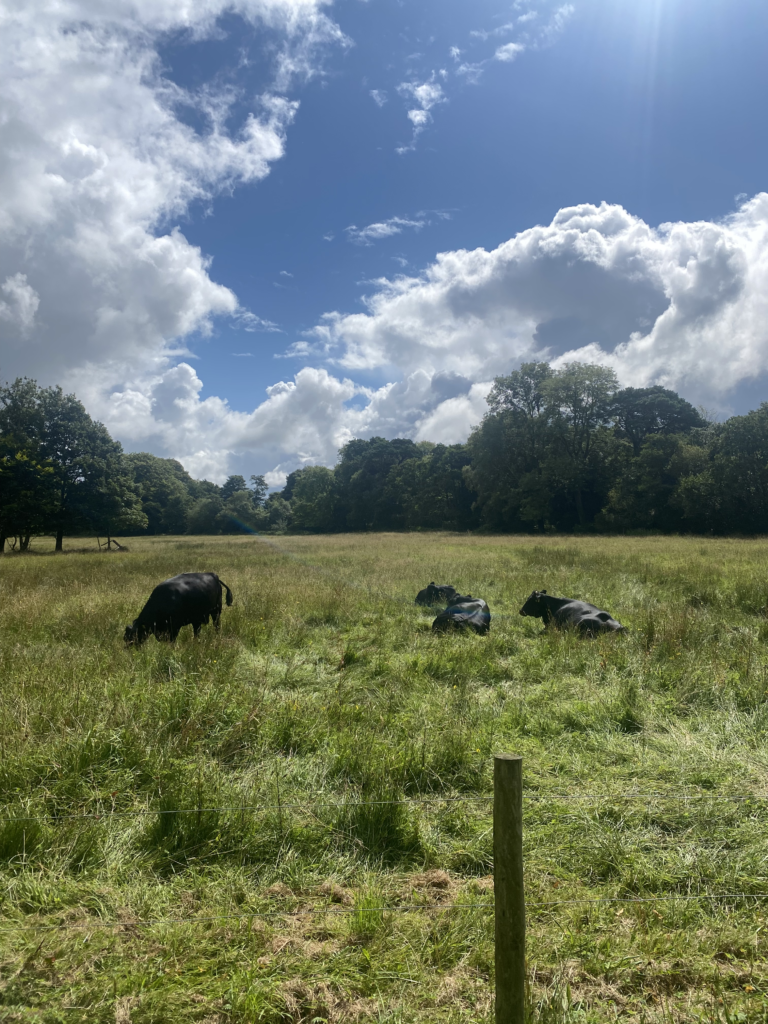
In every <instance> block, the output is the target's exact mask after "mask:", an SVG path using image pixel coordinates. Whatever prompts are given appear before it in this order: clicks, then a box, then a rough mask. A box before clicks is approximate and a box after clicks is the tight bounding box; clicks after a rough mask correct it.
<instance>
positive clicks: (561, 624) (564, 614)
mask: <svg viewBox="0 0 768 1024" xmlns="http://www.w3.org/2000/svg"><path fill="white" fill-rule="evenodd" d="M520 614H521V615H531V616H533V617H534V618H537V619H543V620H544V624H545V625H546V626H556V627H557V628H558V629H568V628H571V629H577V630H578V631H579V632H580V633H586V634H594V633H611V632H613V633H623V632H625V630H626V628H627V627H626V626H622V624H621V623H620V622H617V621H616V619H614V618H613V616H612V615H610V614H609V613H608V612H604V611H601V610H600V609H599V608H596V607H595V606H594V605H593V604H588V603H587V602H586V601H576V600H574V599H573V598H570V597H550V596H549V594H548V593H547V592H546V590H534V592H533V593H532V594H531V596H530V597H529V598H528V600H527V601H526V602H525V604H524V605H523V607H522V608H521V609H520Z"/></svg>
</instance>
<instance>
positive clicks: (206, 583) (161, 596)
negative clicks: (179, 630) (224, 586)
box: [138, 572, 221, 625]
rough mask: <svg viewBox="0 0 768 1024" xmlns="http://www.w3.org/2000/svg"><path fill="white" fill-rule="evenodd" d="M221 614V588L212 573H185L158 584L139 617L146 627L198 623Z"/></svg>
mask: <svg viewBox="0 0 768 1024" xmlns="http://www.w3.org/2000/svg"><path fill="white" fill-rule="evenodd" d="M216 608H218V609H219V610H221V584H220V583H219V578H218V576H217V575H216V573H213V572H184V573H180V574H179V575H178V576H171V578H170V579H167V580H163V582H162V583H158V585H157V586H156V587H155V589H154V590H153V591H152V593H151V594H150V595H149V600H148V601H147V603H146V604H145V605H144V608H143V610H142V612H141V614H140V616H139V620H138V621H140V622H141V623H144V624H147V625H149V624H151V623H154V622H167V621H169V620H173V621H174V622H180V621H181V620H185V621H184V623H183V624H184V625H188V624H189V623H190V622H193V621H194V620H195V619H197V618H200V617H201V616H205V615H206V614H210V613H211V612H213V611H214V610H216Z"/></svg>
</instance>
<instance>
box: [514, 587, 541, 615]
mask: <svg viewBox="0 0 768 1024" xmlns="http://www.w3.org/2000/svg"><path fill="white" fill-rule="evenodd" d="M544 594H546V590H534V592H533V593H532V594H531V596H530V597H529V598H528V600H527V601H526V602H525V604H524V605H523V607H522V608H521V609H520V614H521V615H531V616H533V618H535V619H540V618H542V616H543V615H544V612H545V610H546V605H545V604H544V602H543V601H542V600H541V599H542V597H543V596H544Z"/></svg>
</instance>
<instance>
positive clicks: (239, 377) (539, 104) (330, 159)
mask: <svg viewBox="0 0 768 1024" xmlns="http://www.w3.org/2000/svg"><path fill="white" fill-rule="evenodd" d="M562 7H563V5H562V4H554V5H553V4H538V3H535V2H534V3H530V4H528V3H526V4H525V5H520V6H518V8H517V9H515V7H514V5H512V4H500V3H494V2H487V0H483V2H475V3H471V4H469V3H466V2H456V0H453V2H451V0H448V2H446V0H440V2H425V0H421V2H418V3H398V2H396V0H369V2H367V3H362V2H360V0H348V2H347V3H344V4H340V5H337V6H334V10H333V13H334V17H335V19H336V20H337V22H338V24H339V25H340V26H341V28H342V29H343V31H344V32H345V33H346V34H347V36H348V37H349V38H350V40H352V41H353V45H351V46H349V48H346V49H342V48H339V49H337V50H336V51H335V52H332V53H331V54H329V56H328V58H327V59H326V62H325V75H324V77H323V79H322V80H315V81H313V82H311V83H309V84H308V85H307V86H305V87H303V88H302V89H301V90H299V91H297V93H296V95H298V96H299V97H300V99H301V107H300V109H299V112H298V114H297V116H296V120H295V122H294V124H293V125H292V127H291V129H290V134H289V141H288V146H287V152H286V156H285V158H284V159H283V160H282V161H281V162H280V163H279V164H278V165H276V166H275V168H274V170H273V171H272V172H271V174H270V175H269V177H268V178H267V179H265V180H264V181H263V182H261V183H259V184H258V185H257V186H254V187H251V188H241V189H237V190H235V192H234V193H233V194H232V196H227V197H221V198H218V199H216V200H214V202H213V204H212V207H211V208H210V212H209V213H208V215H207V216H201V213H202V211H201V210H199V209H195V210H192V211H191V214H190V220H189V222H188V223H186V224H185V225H184V231H185V234H186V235H187V237H188V238H189V239H190V240H191V241H194V242H195V244H197V245H200V246H201V247H202V249H203V250H204V251H205V252H207V253H210V254H213V255H214V257H215V262H214V269H213V276H214V277H215V278H216V279H217V280H219V281H222V282H223V283H226V284H227V285H229V286H230V287H232V288H233V289H234V291H235V292H236V293H237V295H238V296H239V298H240V299H241V301H242V302H243V303H244V304H245V305H247V306H248V307H249V308H250V309H252V310H253V311H254V312H256V313H257V314H258V315H259V316H261V317H263V318H265V319H267V320H270V321H273V322H274V323H275V324H277V325H279V327H280V329H281V332H283V333H280V334H278V333H266V334H265V333H260V334H249V333H246V332H245V331H242V330H238V329H237V327H236V325H227V324H221V325H219V327H218V329H217V332H216V336H215V337H214V338H212V339H210V340H202V341H200V342H193V344H192V347H193V350H194V352H195V354H196V355H197V356H198V358H199V360H200V362H199V368H200V375H201V377H202V379H203V380H204V385H205V386H204V392H203V393H204V394H226V395H227V397H228V398H229V399H230V401H231V402H233V403H234V404H235V405H236V406H237V407H239V408H250V406H251V405H252V403H253V392H254V389H263V388H265V387H266V386H267V385H269V384H272V383H274V381H275V379H277V378H279V377H282V376H284V375H285V374H289V373H293V372H295V371H296V370H298V369H299V368H300V366H301V365H302V360H301V359H300V358H299V359H290V360H287V361H286V362H283V363H282V364H277V365H275V362H274V358H275V357H282V356H283V354H284V352H285V350H286V347H287V343H290V342H291V341H294V340H296V339H297V338H299V337H301V334H302V332H303V331H307V330H310V329H311V328H312V327H313V326H314V325H315V324H316V323H317V322H318V320H319V318H320V316H321V315H322V314H323V313H325V312H327V311H328V310H342V311H348V312H352V311H357V310H358V309H359V308H360V297H361V295H362V294H363V293H365V292H366V290H369V289H370V285H367V284H366V282H367V281H372V280H375V279H376V278H378V277H382V276H391V275H393V274H396V273H398V272H403V271H406V272H418V271H419V270H420V269H421V268H422V267H424V266H425V265H426V264H428V263H429V262H430V261H431V260H432V259H433V258H434V255H435V253H437V252H440V251H443V250H448V249H458V248H469V249H474V248H475V247H477V246H483V247H485V248H486V249H492V248H494V247H495V246H497V245H498V244H500V243H501V242H503V241H505V240H506V239H508V238H510V237H511V236H512V235H514V234H515V233H517V232H519V231H523V230H525V229H526V228H528V227H531V226H532V225H534V224H537V223H545V224H546V223H548V222H549V221H550V220H551V219H552V217H553V216H554V214H555V213H556V212H557V210H558V209H560V208H561V207H564V206H570V205H572V204H577V203H584V202H590V203H598V204H599V203H600V202H601V201H603V200H606V201H608V202H610V203H619V204H621V205H622V206H624V207H625V208H626V209H627V210H629V211H631V212H632V213H633V214H636V215H637V216H639V217H641V218H643V220H645V221H646V222H648V223H649V224H652V225H657V224H660V223H662V222H664V221H671V220H685V221H690V220H700V219H701V220H710V219H717V218H720V217H723V216H725V215H726V214H728V213H730V212H731V211H733V210H734V208H735V206H736V199H735V197H736V196H737V195H739V194H743V195H747V196H752V195H754V194H755V193H756V192H759V191H761V189H763V188H765V187H766V170H768V131H766V128H767V127H768V126H766V124H765V113H764V104H765V100H766V97H768V62H767V61H766V60H765V47H766V45H768V7H766V5H765V4H760V3H757V2H753V3H749V2H746V3H736V4H729V3H726V2H721V0H709V2H706V3H703V4H702V3H700V2H699V3H693V2H685V3H681V2H677V0H672V2H658V0H636V2H621V0H619V2H616V0H610V2H604V0H584V2H582V3H579V4H574V5H573V7H574V10H573V13H572V14H571V15H570V16H569V17H568V18H567V20H565V19H564V20H565V24H564V27H563V28H562V30H561V31H560V32H559V33H557V34H554V33H553V37H552V39H551V40H549V41H548V42H546V43H544V44H539V46H540V48H538V49H536V50H532V51H528V52H524V53H523V54H521V55H520V56H518V57H517V58H516V59H515V60H514V61H513V62H510V63H503V62H501V61H495V60H489V57H490V56H492V55H493V53H494V52H495V50H496V49H497V48H498V47H499V46H500V45H502V44H503V43H506V42H509V41H511V40H513V39H515V38H518V33H517V32H516V31H515V30H512V31H510V32H503V33H501V34H499V35H498V36H496V37H491V38H489V39H482V38H480V37H478V36H476V35H475V36H473V35H472V33H473V32H479V31H483V32H492V31H494V30H497V31H498V30H499V29H500V28H502V27H503V26H504V25H505V24H508V23H509V22H510V21H513V20H515V19H516V17H517V18H519V17H520V15H521V14H522V13H524V12H525V11H533V10H535V11H537V13H538V18H537V19H536V20H537V21H538V23H539V25H541V23H542V22H547V21H549V20H551V17H552V16H553V14H554V13H555V12H556V11H557V10H558V8H562ZM534 24H535V22H531V23H529V25H531V27H532V26H533V25H534ZM227 30H228V37H227V39H226V40H222V41H221V42H220V43H216V44H211V43H204V44H201V45H199V46H197V47H189V46H186V45H183V44H181V45H176V46H173V47H170V48H169V49H168V51H166V52H164V53H163V56H164V57H165V59H166V60H167V61H168V63H169V70H170V74H171V76H172V77H173V78H174V79H177V80H179V81H181V82H183V83H184V84H187V83H189V82H190V81H193V80H194V78H195V75H196V74H198V73H199V70H198V69H199V68H200V67H201V66H203V67H204V72H205V73H206V74H210V72H211V71H212V70H213V67H214V65H213V64H208V61H207V58H208V57H210V56H211V52H212V51H215V54H216V58H215V59H216V61H217V62H220V64H219V66H220V67H221V66H223V67H226V68H229V69H231V68H233V67H235V65H236V64H237V60H238V49H239V47H241V46H242V45H243V43H244V37H245V39H246V40H247V43H246V45H248V46H249V48H250V50H251V52H252V54H253V55H254V60H255V61H257V64H256V66H255V67H253V68H248V69H245V70H244V71H242V72H241V74H240V76H238V77H239V78H240V81H241V82H242V84H243V87H244V88H245V89H246V90H247V89H248V88H249V85H250V84H251V81H252V80H255V82H258V81H259V77H260V75H259V71H260V68H259V65H258V56H257V55H258V54H259V51H260V47H259V38H258V34H256V33H252V32H245V33H244V32H243V22H242V20H241V19H238V18H233V19H231V20H230V21H229V24H228V25H227ZM453 46H457V47H459V48H460V49H461V50H462V54H461V57H460V62H461V63H464V62H466V63H479V62H482V61H487V63H486V64H485V65H484V67H483V68H482V70H481V71H480V77H479V80H478V81H477V82H476V84H471V83H470V82H468V81H467V77H466V75H465V76H458V75H456V67H457V62H456V60H455V59H452V58H451V56H450V53H449V51H450V48H451V47H453ZM195 51H198V52H195ZM443 69H444V70H446V71H447V72H448V73H449V76H450V77H448V78H447V79H443V78H441V77H440V76H439V72H440V70H443ZM435 72H437V73H438V82H439V83H440V84H441V85H442V87H443V89H444V92H445V95H446V101H445V103H443V104H440V105H438V106H437V107H435V108H433V110H432V112H431V113H432V118H433V120H432V123H431V124H430V125H429V126H428V127H427V129H426V130H425V132H424V133H423V134H422V135H421V136H420V137H419V138H418V139H417V142H416V145H415V147H414V149H413V150H412V151H410V152H408V153H404V154H399V153H398V152H397V149H398V147H400V146H402V145H404V144H408V142H409V141H410V135H411V132H410V130H409V129H410V124H409V122H408V120H407V117H406V111H407V108H408V100H407V98H406V97H402V96H400V95H398V92H397V87H398V85H400V83H402V82H403V81H408V80H416V81H426V80H428V79H429V77H430V76H431V75H432V74H433V73H435ZM257 88H258V86H257ZM374 89H376V90H378V91H380V92H381V93H384V94H385V95H386V97H387V100H386V103H385V104H384V106H383V107H381V108H379V107H378V106H377V104H376V103H375V102H374V100H373V99H372V98H371V95H370V93H371V90H374ZM761 124H762V130H760V125H761ZM392 217H400V218H403V219H409V220H414V221H419V220H423V221H424V222H425V226H424V227H423V228H421V229H416V230H414V229H412V228H411V229H409V228H407V227H405V228H403V229H402V231H401V233H400V234H397V235H393V236H390V237H389V238H384V239H381V240H377V241H375V243H374V244H371V245H367V246H366V245H355V244H351V243H350V240H349V235H348V233H347V232H346V231H345V229H346V228H347V227H348V226H349V225H353V224H354V225H358V226H365V225H368V224H372V223H376V222H383V221H387V220H388V219H390V218H392ZM328 234H332V235H333V236H334V237H333V239H332V240H331V241H326V240H325V237H324V236H327V235H328ZM401 261H407V263H401ZM288 274H290V275H291V276H290V277H289V276H287V275H288ZM234 352H250V353H253V357H251V358H245V357H242V356H234V355H232V353H234ZM195 366H196V368H197V367H198V364H197V363H196V364H195ZM386 376H387V374H386V371H385V370H377V371H375V372H373V373H371V374H370V375H366V382H367V383H380V382H383V381H384V379H386ZM737 404H739V403H738V399H737Z"/></svg>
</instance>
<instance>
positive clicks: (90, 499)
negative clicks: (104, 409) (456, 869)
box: [0, 362, 768, 551]
mask: <svg viewBox="0 0 768 1024" xmlns="http://www.w3.org/2000/svg"><path fill="white" fill-rule="evenodd" d="M268 490H269V489H268V487H267V484H266V482H265V480H264V477H263V476H259V475H252V476H251V477H250V479H249V481H247V482H246V479H245V477H243V476H240V475H232V476H230V477H229V478H228V479H227V480H226V482H225V483H224V484H223V485H222V486H219V485H217V484H214V483H211V482H210V481H208V480H194V479H193V478H192V477H191V476H190V475H189V473H187V472H186V470H185V469H184V468H183V466H182V465H181V464H180V463H179V462H177V461H175V460H174V459H162V458H159V457H157V456H155V455H151V454H149V453H146V452H140V453H125V452H123V450H122V448H121V446H120V444H119V442H117V441H114V440H113V439H112V438H111V437H110V436H109V433H108V431H107V430H106V428H105V427H104V426H103V424H101V423H98V422H95V421H94V420H92V419H91V417H90V416H89V415H88V413H87V412H86V411H85V409H84V407H83V405H82V404H81V403H80V402H79V401H78V400H77V398H75V396H74V395H66V394H64V393H63V391H62V389H61V388H58V387H52V388H40V387H38V385H37V384H36V383H35V382H34V381H31V380H27V379H19V380H16V381H15V382H14V383H13V384H7V385H5V386H4V387H2V388H0V551H2V550H3V549H4V547H5V544H6V540H8V539H11V543H12V544H13V545H14V546H18V547H19V549H21V550H24V549H26V548H27V547H28V545H29V541H30V538H31V537H32V536H34V535H36V534H53V535H55V537H56V549H57V550H61V548H62V540H63V537H64V536H65V535H67V534H68V535H83V534H96V535H97V536H100V537H104V538H105V539H106V540H107V543H108V544H110V543H111V538H113V537H114V536H115V535H116V534H119V535H131V534H137V533H149V534H179V533H190V534H217V533H240V532H254V531H255V532H272V533H284V532H287V531H290V532H296V533H331V532H341V531H359V530H418V529H445V530H461V531H465V530H488V531H494V532H546V531H571V530H595V531H604V532H625V531H632V530H652V531H658V532H667V533H668V532H689V533H718V534H725V533H739V534H757V533H768V403H763V404H762V405H761V406H760V408H759V409H757V410H755V411H753V412H750V413H747V415H745V416H733V417H731V418H730V419H728V420H726V421H725V422H722V423H716V422H712V421H711V420H709V419H708V418H707V417H705V416H704V415H702V414H701V413H700V412H699V411H697V410H696V409H695V408H694V407H693V406H692V405H691V404H690V403H689V402H687V401H686V400H685V399H683V398H681V397H680V396H679V395H678V394H676V393H675V392H674V391H671V390H669V389H667V388H663V387H660V386H655V387H649V388H620V387H619V383H618V380H617V378H616V375H615V374H614V372H613V370H611V369H610V368H609V367H605V366H600V365H597V364H587V363H569V364H566V365H565V366H563V367H560V368H558V369H555V368H553V367H552V366H550V365H549V364H548V363H543V362H537V363H524V364H523V365H522V366H521V367H520V369H519V370H515V371H514V372H512V373H510V374H508V375H506V376H501V377H497V378H496V379H495V381H494V384H493V387H492V389H491V392H490V394H489V397H488V413H487V414H486V416H485V417H484V419H483V421H482V423H480V424H479V425H478V426H477V427H476V428H475V429H474V430H473V431H472V433H471V435H470V437H469V439H468V440H467V442H466V443H465V444H455V445H443V444H432V443H431V442H428V441H422V442H414V441H410V440H407V439H404V438H395V439H394V440H386V439H385V438H382V437H373V438H371V439H370V440H363V439H360V438H356V439H353V440H351V441H349V442H348V443H347V444H345V445H344V446H343V447H342V448H341V450H340V452H339V460H338V463H337V464H336V466H335V467H334V468H333V469H329V468H327V467H325V466H306V467H304V468H302V469H298V470H296V471H295V472H293V473H291V474H290V475H289V477H288V479H287V481H286V484H285V486H284V487H283V489H282V490H281V491H277V492H273V493H271V494H270V493H268Z"/></svg>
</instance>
